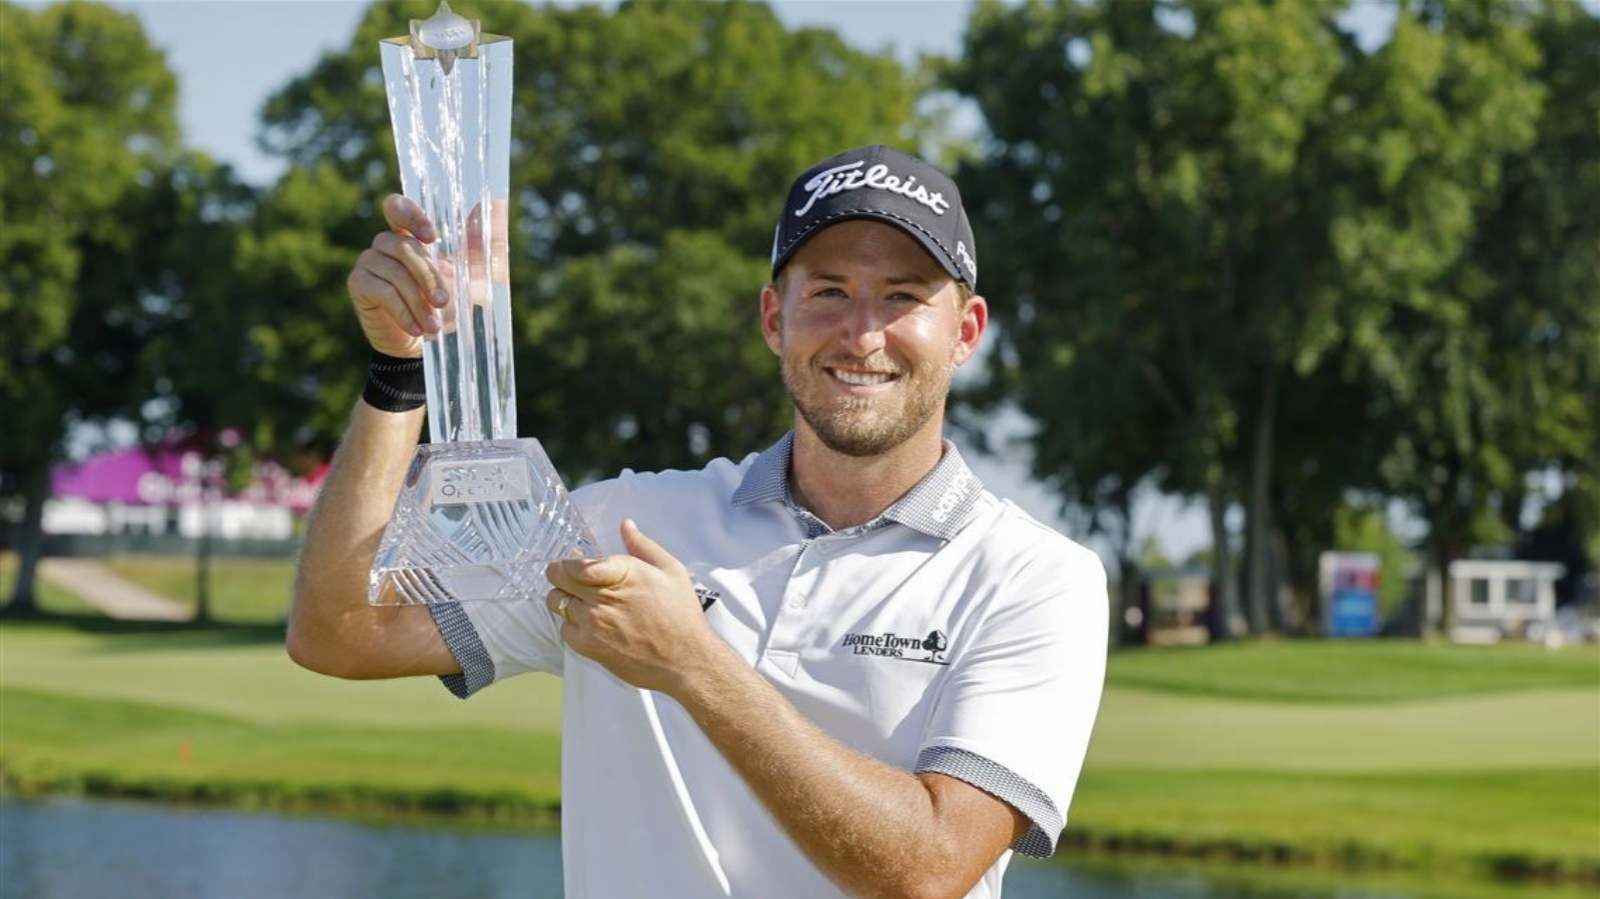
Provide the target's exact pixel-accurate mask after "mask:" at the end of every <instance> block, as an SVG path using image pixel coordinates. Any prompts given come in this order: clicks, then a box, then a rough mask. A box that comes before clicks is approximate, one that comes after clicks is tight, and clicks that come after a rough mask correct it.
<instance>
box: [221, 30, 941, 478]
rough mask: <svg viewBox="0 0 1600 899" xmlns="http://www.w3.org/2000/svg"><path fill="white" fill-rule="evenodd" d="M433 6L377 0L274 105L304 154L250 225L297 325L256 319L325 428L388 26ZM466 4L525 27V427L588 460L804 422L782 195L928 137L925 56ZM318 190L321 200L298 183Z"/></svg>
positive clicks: (351, 375) (644, 463)
mask: <svg viewBox="0 0 1600 899" xmlns="http://www.w3.org/2000/svg"><path fill="white" fill-rule="evenodd" d="M434 5H435V4H433V3H431V2H429V0H413V2H382V3H378V4H375V5H374V6H373V7H372V8H371V9H370V10H369V11H368V13H367V15H366V17H365V18H364V19H363V20H362V22H361V24H360V26H359V27H358V29H357V33H356V35H355V36H354V38H353V39H352V41H351V43H350V45H349V46H348V47H347V48H346V49H344V50H341V51H337V52H334V53H331V54H329V55H327V56H325V57H324V58H323V59H322V60H320V61H319V62H318V63H317V64H316V65H315V66H314V67H313V69H312V70H311V71H310V72H308V73H307V74H305V75H304V76H302V77H300V78H297V79H295V80H294V81H292V82H291V83H290V84H288V85H287V86H285V87H284V88H283V89H282V90H281V91H279V92H278V93H277V94H276V95H275V96H274V97H273V98H272V99H271V100H270V101H269V102H268V104H267V106H266V109H265V112H264V122H265V131H264V134H263V141H264V144H265V145H266V146H267V147H268V148H269V149H271V150H273V151H275V152H277V153H280V154H281V155H283V156H284V157H285V158H287V159H288V160H289V161H290V163H291V164H292V165H293V166H294V170H293V171H292V173H291V174H290V175H289V176H288V177H287V178H286V179H285V181H284V182H283V183H282V184H280V185H279V186H278V188H276V189H275V191H274V192H273V195H272V196H269V197H268V198H267V200H266V203H267V205H268V206H269V207H272V208H275V209H277V210H279V212H277V213H274V214H272V215H269V216H268V218H267V219H266V220H264V223H263V226H262V228H261V229H260V230H259V231H258V233H257V235H256V236H255V238H254V240H255V241H256V244H255V247H254V249H253V250H252V252H254V253H257V254H259V255H257V256H256V257H254V258H256V259H258V260H260V267H261V269H262V270H263V271H266V272H272V273H281V276H280V275H278V274H272V275H268V276H267V277H268V278H269V280H270V281H271V282H272V283H276V284H280V285H283V286H284V289H283V291H282V294H281V297H280V299H281V302H282V304H283V309H282V310H281V312H280V313H279V316H280V317H279V318H278V319H277V321H278V323H279V325H280V326H279V327H272V328H267V329H264V331H263V333H262V334H260V335H258V336H257V337H256V338H255V339H256V340H257V342H258V344H260V346H261V347H262V349H261V350H260V351H261V352H262V354H263V355H264V356H265V357H267V358H268V359H269V360H270V365H269V370H270V375H269V376H270V377H272V378H274V379H283V380H284V381H286V382H287V381H291V380H292V381H296V382H297V383H299V384H301V385H302V386H303V387H304V390H305V395H304V397H303V402H304V403H305V406H306V407H307V408H309V409H310V410H311V419H310V420H309V421H306V422H305V423H304V424H305V431H306V435H307V436H308V438H309V439H310V440H311V441H312V442H313V443H315V444H317V445H319V446H321V447H324V448H326V447H328V446H330V445H331V444H332V442H333V441H334V440H335V439H336V438H337V436H338V434H339V432H340V430H341V429H342V421H343V418H344V416H345V415H346V413H347V412H348V408H349V404H350V402H352V401H353V400H354V398H355V394H356V392H357V389H358V388H359V385H360V382H361V378H362V370H361V369H362V366H361V360H362V358H363V352H362V350H361V349H360V347H361V343H360V338H359V337H358V336H356V335H357V331H356V329H355V328H354V325H353V320H352V316H351V315H350V313H349V312H348V309H347V301H346V300H344V274H345V273H346V272H347V271H348V269H349V266H350V265H351V264H353V262H354V260H355V257H356V255H357V253H358V252H359V250H360V249H361V248H362V247H364V246H365V245H366V244H367V242H368V241H369V240H370V239H371V236H372V234H374V233H376V231H377V230H379V229H380V228H381V227H383V226H382V222H381V218H380V216H379V214H378V210H377V205H376V204H377V202H378V200H380V199H381V198H382V196H383V195H385V194H387V193H392V192H395V191H396V190H398V186H399V178H398V175H397V173H396V169H395V161H394V147H393V140H392V137H391V135H390V130H389V124H388V107H387V104H386V101H385V98H384V90H383V82H382V79H381V77H380V75H379V70H378V51H377V42H378V40H379V39H381V38H383V37H386V36H389V35H394V34H403V33H405V31H406V29H407V21H408V20H409V19H411V18H425V17H426V16H427V15H428V14H430V13H431V12H432V9H433V6H434ZM459 11H460V12H461V13H462V14H463V15H467V16H475V17H479V18H481V20H482V21H483V24H484V28H485V29H486V30H489V31H493V32H496V33H501V34H506V35H509V36H510V37H512V38H513V39H514V40H515V41H516V61H515V88H514V94H513V97H514V100H513V102H514V109H513V113H512V130H513V138H512V139H513V143H514V146H515V148H516V149H515V151H514V153H513V159H512V171H511V180H512V188H511V189H512V198H513V204H512V208H513V210H514V211H513V214H512V221H511V234H512V254H511V265H512V283H513V292H514V295H515V296H516V297H517V300H516V305H515V308H514V311H513V315H512V317H513V320H514V322H515V326H516V328H517V341H516V354H517V358H518V365H517V376H518V383H517V392H518V401H519V403H520V404H521V408H522V416H521V422H522V432H523V433H524V434H528V435H536V436H538V437H539V438H540V439H541V441H543V442H544V443H545V444H546V446H547V447H549V449H550V450H551V453H552V456H553V457H554V459H555V461H556V462H557V464H558V465H559V466H560V467H561V469H562V471H563V472H565V473H567V474H568V475H569V476H571V477H574V478H580V479H581V478H583V477H586V476H593V475H600V474H610V473H613V472H615V471H616V470H617V469H619V468H621V467H623V466H632V467H637V468H659V467H674V466H676V467H685V466H698V465H700V464H703V462H704V460H706V459H707V458H709V457H711V456H712V455H719V454H730V455H738V454H742V453H744V452H747V451H750V450H755V449H759V448H761V446H762V445H763V444H764V443H765V442H766V441H768V440H770V439H772V438H773V437H775V436H776V434H777V433H778V432H780V431H781V430H782V428H783V426H784V423H785V421H786V416H785V415H784V414H783V413H784V410H785V404H784V403H783V402H782V393H781V390H780V387H779V384H778V379H777V377H776V366H775V364H774V362H773V360H772V359H770V358H769V355H770V354H768V353H767V351H766V350H765V348H764V347H763V346H762V344H761V341H760V339H759V336H758V334H759V331H758V328H757V325H756V309H757V304H756V296H757V292H758V290H759V288H760V286H761V284H762V283H764V281H765V279H766V265H765V263H766V258H767V253H768V251H769V249H770V246H771V233H772V230H771V229H772V226H773V223H774V221H775V218H776V215H777V212H778V208H779V206H780V205H781V203H782V199H783V197H782V193H783V191H784V189H785V188H786V187H787V186H788V182H789V180H790V179H791V178H793V177H794V175H795V174H797V173H798V172H799V171H801V170H802V169H803V168H804V167H805V166H806V165H808V164H810V163H812V162H814V161H816V160H817V159H820V158H823V157H824V156H826V155H828V154H831V153H834V152H837V151H838V150H839V149H842V148H844V147H846V146H851V145H856V144H863V143H871V142H887V143H902V144H903V143H905V142H907V141H910V140H912V139H913V138H915V137H916V135H917V131H916V128H915V122H914V118H913V103H914V101H915V99H916V96H915V88H916V84H915V80H914V79H913V77H912V76H911V75H910V74H908V73H907V72H905V71H904V70H903V69H902V68H901V67H900V65H899V64H898V63H896V62H895V61H894V60H893V59H892V58H891V57H889V56H887V55H873V54H867V53H862V52H859V51H856V50H853V49H851V48H849V47H848V46H847V45H846V44H845V43H844V42H843V40H842V39H841V38H840V37H839V36H837V35H835V34H833V33H831V32H827V31H819V30H799V31H793V32H791V31H786V30H785V29H784V28H783V27H782V25H781V24H780V23H779V22H778V20H777V17H776V16H775V15H774V14H773V13H772V12H771V10H769V9H767V8H766V7H764V6H759V5H755V4H752V3H747V2H735V3H728V4H680V3H667V2H636V3H627V4H623V5H621V6H620V7H618V8H617V9H615V10H605V9H600V8H597V7H593V6H582V7H578V8H571V9H563V8H555V7H548V6H541V7H537V8H535V7H531V6H524V5H510V4H490V5H481V6H475V5H472V4H468V5H466V6H464V7H462V8H461V10H459ZM867 84H870V85H872V89H871V90H863V89H862V85H867ZM311 184H315V187H311V186H310V185H311ZM303 190H304V191H308V192H310V193H315V194H319V195H320V197H321V198H322V199H320V200H319V199H312V200H311V201H310V202H309V203H306V204H301V203H300V202H298V201H296V200H295V199H293V197H292V196H291V195H292V194H294V193H298V192H300V191H303ZM334 198H337V199H334ZM296 216H298V218H296ZM275 217H276V218H278V223H276V224H275V223H274V222H273V221H272V219H273V218H275ZM285 231H288V232H294V234H291V235H285V234H284V233H283V232H285ZM291 322H293V323H294V324H292V325H291V324H290V323H291Z"/></svg>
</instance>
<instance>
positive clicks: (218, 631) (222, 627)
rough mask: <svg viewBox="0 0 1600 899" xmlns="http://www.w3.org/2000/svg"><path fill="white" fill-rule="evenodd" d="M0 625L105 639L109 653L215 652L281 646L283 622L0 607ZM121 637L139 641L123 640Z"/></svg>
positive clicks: (15, 628) (21, 629)
mask: <svg viewBox="0 0 1600 899" xmlns="http://www.w3.org/2000/svg"><path fill="white" fill-rule="evenodd" d="M0 624H4V625H5V626H6V628H8V629H11V630H14V631H26V630H38V631H58V632H59V631H71V632H75V633H81V634H89V635H93V636H97V637H105V638H108V642H107V643H106V645H105V647H104V649H105V650H107V651H111V652H154V651H170V650H173V649H215V648H218V647H227V646H263V645H270V644H276V645H280V646H281V645H283V639H284V623H283V622H281V621H280V622H274V623H271V624H261V623H242V622H231V621H207V622H195V621H125V620H120V619H116V618H107V617H105V616H104V615H97V614H83V613H77V614H74V613H63V612H50V611H30V612H23V613H18V612H16V611H13V610H12V609H11V607H10V606H9V605H8V606H3V607H0ZM122 637H136V638H138V639H131V640H122V639H118V638H122Z"/></svg>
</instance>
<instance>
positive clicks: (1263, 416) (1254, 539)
mask: <svg viewBox="0 0 1600 899" xmlns="http://www.w3.org/2000/svg"><path fill="white" fill-rule="evenodd" d="M1277 401H1278V372H1277V369H1276V368H1274V369H1271V370H1269V371H1268V372H1267V380H1266V384H1265V386H1264V388H1263V389H1262V393H1261V408H1260V410H1259V412H1258V413H1257V415H1256V428H1255V437H1254V439H1253V440H1252V443H1253V446H1252V448H1251V459H1250V502H1249V506H1248V507H1247V508H1246V509H1245V532H1246V540H1245V578H1246V580H1245V599H1246V601H1247V602H1248V603H1249V614H1250V632H1251V633H1254V634H1259V633H1262V632H1264V631H1266V630H1267V629H1268V628H1269V627H1270V626H1271V620H1272V618H1274V617H1276V616H1274V615H1273V614H1272V612H1271V611H1270V610H1271V607H1272V605H1273V604H1274V603H1275V602H1276V600H1277V597H1275V596H1273V595H1272V591H1271V581H1272V570H1271V569H1272V566H1271V553H1272V546H1271V543H1272V527H1271V526H1272V521H1271V515H1272V511H1271V509H1272V503H1271V500H1272V496H1271V492H1272V438H1273V427H1274V424H1275V413H1276V408H1277Z"/></svg>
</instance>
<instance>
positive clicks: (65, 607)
mask: <svg viewBox="0 0 1600 899" xmlns="http://www.w3.org/2000/svg"><path fill="white" fill-rule="evenodd" d="M19 564H20V562H19V560H18V558H17V554H16V553H14V552H12V551H10V550H3V551H0V603H9V602H11V590H12V588H13V587H15V585H16V582H17V568H18V566H19ZM33 590H34V596H35V599H36V600H37V601H38V604H39V611H41V612H44V613H46V614H49V615H96V614H99V613H98V612H97V611H96V610H95V608H94V607H93V606H91V605H89V604H88V603H86V602H84V601H83V600H82V599H79V598H78V596H77V594H74V593H70V592H68V591H66V590H62V589H61V588H59V587H57V586H55V585H54V584H51V583H50V582H48V581H46V580H45V579H43V578H39V577H36V578H35V579H34V582H33Z"/></svg>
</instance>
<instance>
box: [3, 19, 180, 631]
mask: <svg viewBox="0 0 1600 899" xmlns="http://www.w3.org/2000/svg"><path fill="white" fill-rule="evenodd" d="M0 18H3V21H4V27H0V217H3V220H4V226H3V227H0V332H3V333H4V334H5V335H6V339H5V345H4V347H3V348H0V402H4V404H5V406H6V409H7V410H8V412H7V414H8V419H7V427H6V428H4V429H3V430H0V485H3V489H4V491H5V492H6V493H12V492H16V493H20V494H21V495H22V497H23V509H24V511H23V520H22V522H21V524H20V528H19V539H18V544H19V547H20V550H21V565H20V568H19V572H18V576H17V580H16V586H15V592H14V595H13V597H12V600H11V605H10V609H11V610H12V611H29V610H31V609H32V608H33V607H34V593H33V580H34V578H33V576H34V571H35V566H36V564H37V562H38V558H39V554H40V552H41V550H42V534H41V530H40V524H41V516H42V513H43V508H44V501H45V498H46V495H47V492H48V489H49V467H50V463H51V462H52V461H54V460H56V459H57V458H59V457H60V455H61V453H62V451H63V440H64V438H65V435H66V432H67V429H68V427H69V426H70V425H72V424H75V423H79V422H91V421H97V420H104V419H107V418H109V417H113V416H116V415H119V414H125V413H128V412H130V411H131V410H133V409H134V408H136V406H137V404H138V403H139V402H140V401H141V400H142V399H144V397H143V396H142V395H141V390H140V388H139V385H138V383H137V380H136V377H135V375H136V373H137V371H138V367H139V360H140V357H141V353H142V352H143V350H144V348H145V346H146V344H147V342H148V340H149V337H150V320H151V317H152V311H151V310H149V309H147V308H146V306H145V302H144V301H145V297H144V296H143V295H142V294H141V291H140V285H141V284H143V283H145V282H146V279H147V278H148V275H149V271H148V268H147V264H148V261H149V258H150V257H149V256H148V255H147V254H146V253H145V252H144V250H145V249H147V247H148V240H149V233H148V232H147V231H146V230H145V229H143V228H141V227H138V226H136V225H135V224H133V223H136V222H138V221H139V218H138V212H139V209H140V208H141V206H142V204H144V203H145V202H147V200H148V197H147V195H146V194H147V191H148V186H149V185H150V184H151V182H152V180H153V179H154V177H155V172H156V171H157V169H158V168H159V167H161V166H162V165H163V164H164V161H165V160H166V159H167V158H168V156H169V154H170V153H171V151H172V150H173V148H174V146H175V144H176V141H177V124H176V120H175V117H174V111H173V106H174V95H175V83H174V79H173V77H172V73H171V72H170V71H169V70H168V69H167V66H166V62H165V60H164V58H163V56H162V54H161V52H160V51H159V50H158V49H156V48H155V47H154V46H152V45H151V44H150V42H149V41H148V40H147V39H146V37H145V35H144V32H143V30H142V29H141V27H140V25H139V23H138V20H137V19H136V18H135V17H134V16H133V15H131V14H128V13H123V12H118V11H116V10H113V9H111V8H109V7H106V6H102V5H99V4H94V3H86V2H69V3H64V4H60V5H56V6H50V7H46V8H44V9H38V10H33V9H24V8H21V7H17V6H14V5H12V4H9V3H0Z"/></svg>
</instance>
